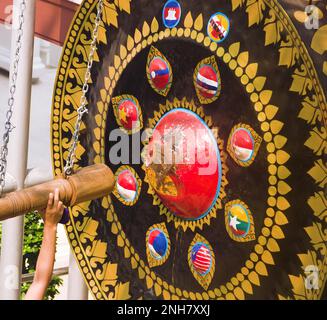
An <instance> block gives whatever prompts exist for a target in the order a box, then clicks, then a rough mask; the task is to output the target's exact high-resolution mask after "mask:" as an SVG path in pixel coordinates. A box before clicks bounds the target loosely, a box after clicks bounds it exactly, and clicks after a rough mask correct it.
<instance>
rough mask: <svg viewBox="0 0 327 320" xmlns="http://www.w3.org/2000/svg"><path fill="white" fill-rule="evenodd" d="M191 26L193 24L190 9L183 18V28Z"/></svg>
mask: <svg viewBox="0 0 327 320" xmlns="http://www.w3.org/2000/svg"><path fill="white" fill-rule="evenodd" d="M192 26H193V18H192V13H191V11H189V12H188V14H187V15H186V17H185V20H184V27H185V28H192Z"/></svg>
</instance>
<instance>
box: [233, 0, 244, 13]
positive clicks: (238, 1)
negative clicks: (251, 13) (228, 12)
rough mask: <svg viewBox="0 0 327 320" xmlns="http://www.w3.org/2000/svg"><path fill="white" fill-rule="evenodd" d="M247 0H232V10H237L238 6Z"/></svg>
mask: <svg viewBox="0 0 327 320" xmlns="http://www.w3.org/2000/svg"><path fill="white" fill-rule="evenodd" d="M244 2H245V0H232V10H233V11H235V10H236V9H237V8H238V7H242V6H243V4H244Z"/></svg>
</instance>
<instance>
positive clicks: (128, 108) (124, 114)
mask: <svg viewBox="0 0 327 320" xmlns="http://www.w3.org/2000/svg"><path fill="white" fill-rule="evenodd" d="M118 116H119V121H120V123H121V125H122V126H123V127H124V128H125V129H126V130H132V129H134V128H135V127H136V126H137V124H138V112H137V106H136V104H135V102H134V101H132V100H129V99H127V100H123V101H122V102H121V103H120V105H119V107H118Z"/></svg>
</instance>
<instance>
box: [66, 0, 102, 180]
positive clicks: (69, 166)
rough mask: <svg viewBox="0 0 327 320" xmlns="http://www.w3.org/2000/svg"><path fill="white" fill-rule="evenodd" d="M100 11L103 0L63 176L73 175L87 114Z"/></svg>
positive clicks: (93, 34) (98, 6)
mask: <svg viewBox="0 0 327 320" xmlns="http://www.w3.org/2000/svg"><path fill="white" fill-rule="evenodd" d="M102 11H103V0H99V2H98V5H97V15H96V18H95V22H94V29H93V32H92V42H91V46H90V53H89V57H88V62H87V69H86V72H85V78H84V84H83V87H82V96H81V100H80V106H79V108H78V109H77V119H76V123H75V130H74V134H73V137H72V144H71V146H70V148H69V151H68V157H67V160H66V165H65V168H64V172H65V175H71V174H72V173H73V167H74V162H75V159H76V157H75V154H76V148H77V145H78V143H79V135H80V129H81V124H82V119H83V115H84V113H87V112H88V109H87V99H86V95H87V93H88V91H89V84H88V83H89V80H90V78H91V69H92V65H93V60H94V54H95V52H96V50H97V39H98V30H99V26H100V23H101V16H102Z"/></svg>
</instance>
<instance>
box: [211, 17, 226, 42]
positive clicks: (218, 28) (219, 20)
mask: <svg viewBox="0 0 327 320" xmlns="http://www.w3.org/2000/svg"><path fill="white" fill-rule="evenodd" d="M207 32H208V35H209V37H210V38H211V40H212V41H214V42H217V43H219V42H222V41H224V40H225V39H226V37H227V35H228V33H229V19H228V18H227V16H226V15H224V14H223V13H221V12H217V13H215V14H214V15H213V16H211V18H210V19H209V22H208V27H207Z"/></svg>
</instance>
